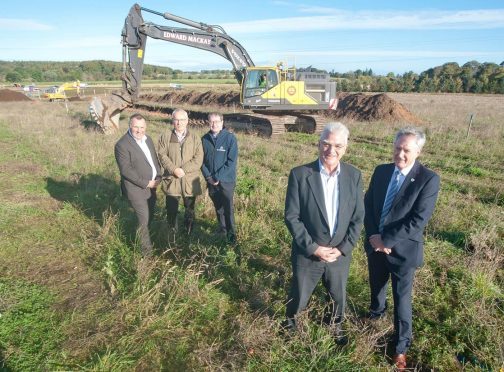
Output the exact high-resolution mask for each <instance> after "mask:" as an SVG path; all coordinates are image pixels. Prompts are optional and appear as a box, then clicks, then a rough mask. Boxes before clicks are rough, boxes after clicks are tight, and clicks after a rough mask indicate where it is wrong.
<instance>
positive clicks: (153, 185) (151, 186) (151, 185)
mask: <svg viewBox="0 0 504 372" xmlns="http://www.w3.org/2000/svg"><path fill="white" fill-rule="evenodd" d="M159 182H161V180H159V179H157V180H150V181H149V183H148V184H147V188H148V189H155V188H156V187H158V186H159Z"/></svg>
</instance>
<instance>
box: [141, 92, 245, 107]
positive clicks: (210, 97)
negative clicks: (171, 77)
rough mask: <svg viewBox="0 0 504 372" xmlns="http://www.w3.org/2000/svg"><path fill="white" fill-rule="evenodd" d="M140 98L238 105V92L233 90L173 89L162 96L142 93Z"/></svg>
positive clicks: (165, 101)
mask: <svg viewBox="0 0 504 372" xmlns="http://www.w3.org/2000/svg"><path fill="white" fill-rule="evenodd" d="M140 99H142V100H146V101H150V102H160V103H170V104H171V103H176V104H180V103H185V104H188V105H205V106H206V105H211V106H224V107H233V106H239V105H240V94H239V93H235V92H225V93H215V92H211V91H207V92H203V93H201V92H196V91H174V92H169V93H166V94H165V95H163V96H158V95H154V94H143V95H142V96H141V97H140Z"/></svg>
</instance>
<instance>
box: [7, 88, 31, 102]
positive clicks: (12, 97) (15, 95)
mask: <svg viewBox="0 0 504 372" xmlns="http://www.w3.org/2000/svg"><path fill="white" fill-rule="evenodd" d="M15 101H31V99H29V98H28V97H26V96H25V95H24V94H23V93H21V92H15V91H13V90H10V89H0V102H15Z"/></svg>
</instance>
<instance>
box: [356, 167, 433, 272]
mask: <svg viewBox="0 0 504 372" xmlns="http://www.w3.org/2000/svg"><path fill="white" fill-rule="evenodd" d="M394 169H395V165H394V164H393V163H391V164H382V165H379V166H378V167H376V169H375V171H374V173H373V176H372V177H371V182H370V184H369V189H368V190H367V192H366V195H365V197H364V204H365V208H366V216H365V218H364V226H365V229H366V240H365V242H364V248H365V249H366V253H367V254H368V255H370V254H372V253H373V252H374V249H373V247H372V246H371V244H370V243H369V237H370V236H371V235H374V234H379V231H378V226H379V224H380V217H381V212H382V208H383V203H384V202H385V196H386V193H387V188H388V185H389V182H390V179H391V177H392V173H393V172H394ZM438 192H439V176H438V175H437V174H436V173H434V172H433V171H431V170H430V169H427V168H426V167H424V166H423V165H422V164H420V163H419V162H418V161H415V164H414V165H413V168H412V169H411V171H410V172H409V173H408V174H407V176H406V178H405V180H404V182H403V184H402V185H401V188H400V189H399V191H398V192H397V194H396V196H395V198H394V201H393V203H392V207H391V209H390V212H389V214H388V215H387V217H386V218H385V221H384V226H383V232H382V234H381V236H382V240H383V243H384V244H385V246H386V247H389V248H392V253H390V255H387V260H388V261H389V262H390V263H391V264H393V265H400V266H405V267H418V266H421V265H422V264H423V232H424V229H425V226H426V225H427V222H428V221H429V219H430V218H431V216H432V212H433V211H434V206H435V204H436V200H437V196H438Z"/></svg>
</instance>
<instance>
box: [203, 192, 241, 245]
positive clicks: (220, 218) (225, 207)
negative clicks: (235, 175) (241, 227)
mask: <svg viewBox="0 0 504 372" xmlns="http://www.w3.org/2000/svg"><path fill="white" fill-rule="evenodd" d="M207 186H208V195H209V196H210V199H212V202H213V205H214V207H215V214H216V215H217V223H218V224H219V227H220V229H221V230H222V231H225V232H226V233H227V234H228V235H230V234H231V235H234V233H235V221H234V206H233V194H234V189H235V186H236V183H234V182H219V184H218V185H216V186H214V185H212V184H210V183H207Z"/></svg>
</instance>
